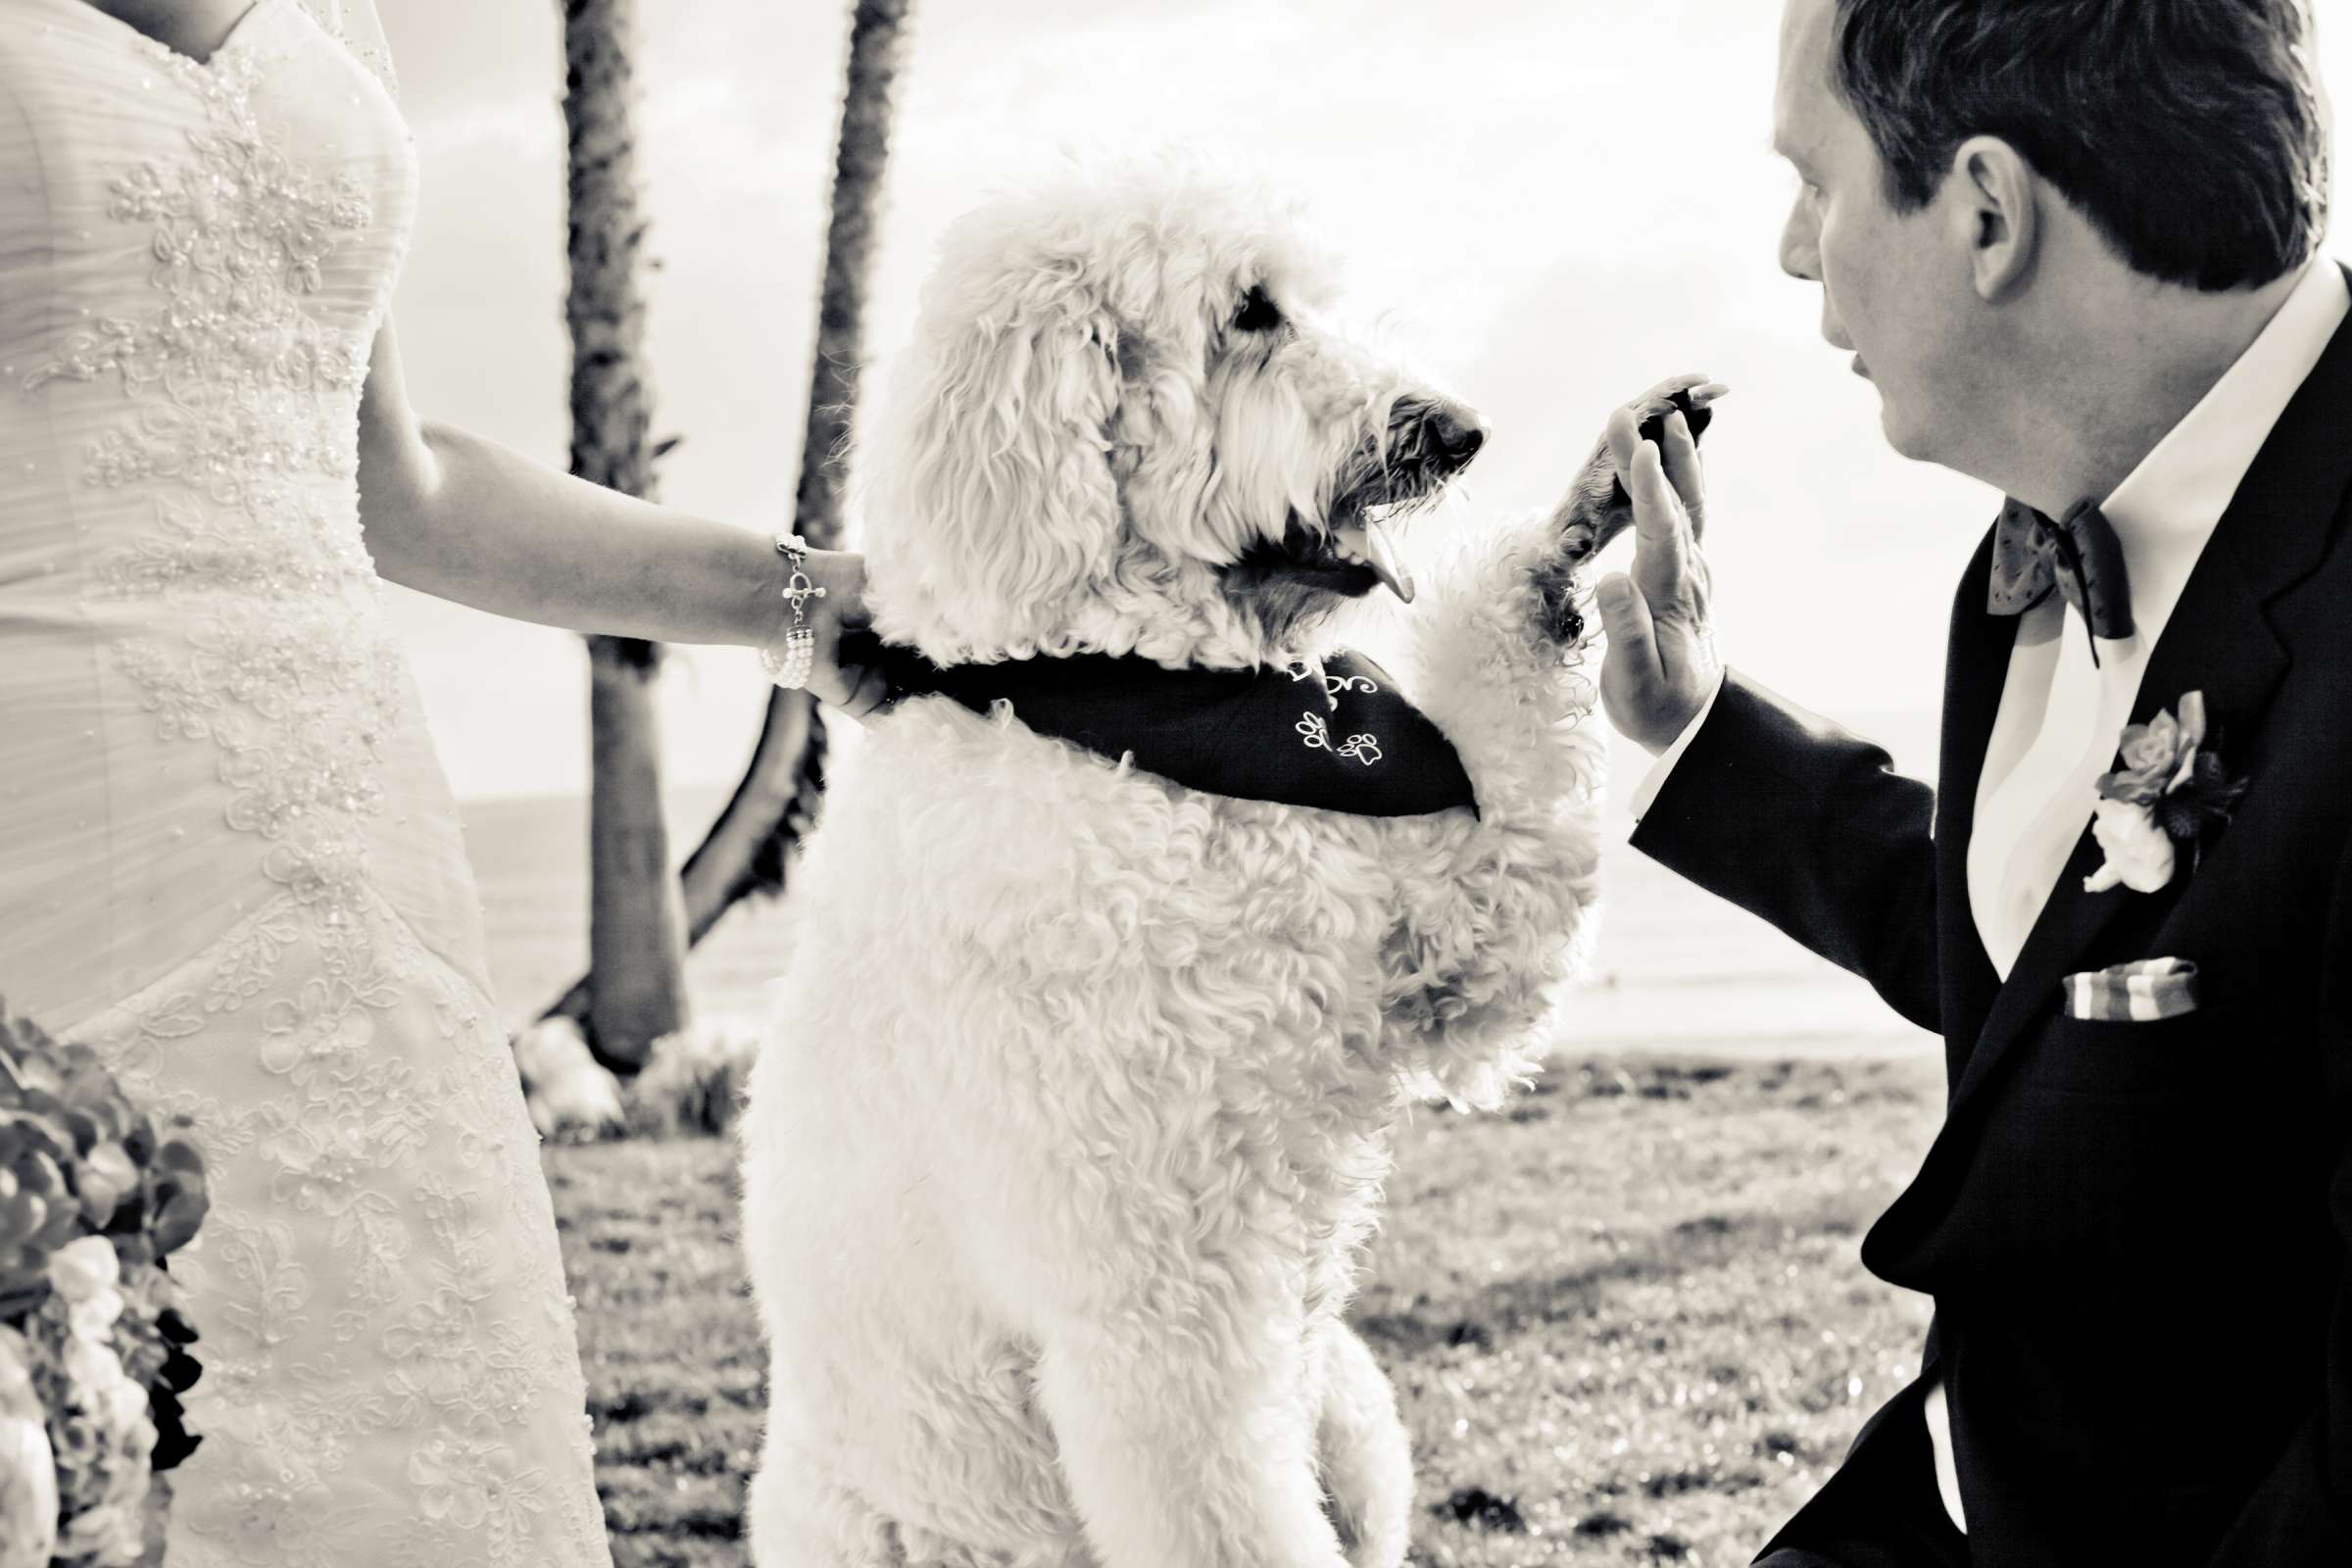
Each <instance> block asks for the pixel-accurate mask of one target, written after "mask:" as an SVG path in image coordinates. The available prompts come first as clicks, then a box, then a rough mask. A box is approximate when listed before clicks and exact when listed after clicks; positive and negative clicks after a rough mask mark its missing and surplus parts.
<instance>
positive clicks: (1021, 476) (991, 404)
mask: <svg viewBox="0 0 2352 1568" xmlns="http://www.w3.org/2000/svg"><path fill="white" fill-rule="evenodd" d="M1041 281H1046V282H1048V284H1049V286H1048V287H1046V288H1043V289H1037V290H1033V291H1031V292H1029V293H1027V294H1025V295H1024V296H1023V297H1020V298H1017V299H1015V300H1012V301H1009V302H1005V303H1004V304H1002V305H1000V306H999V307H998V308H997V309H994V310H988V311H983V312H980V313H977V319H964V320H962V321H959V322H957V323H956V324H955V325H953V326H951V327H949V328H948V329H947V330H945V331H944V332H943V333H942V334H941V335H940V336H939V337H937V338H935V339H934V340H933V341H931V342H930V343H928V344H926V345H924V346H923V347H922V348H921V349H920V350H918V353H917V356H916V363H915V364H914V365H913V366H912V367H910V368H911V370H912V383H911V384H909V385H908V386H907V387H906V388H904V389H903V390H904V392H905V394H906V395H907V397H908V398H909V399H911V400H913V402H912V403H911V405H907V406H903V409H902V413H903V418H902V420H901V421H900V422H899V432H898V433H899V435H900V437H901V440H900V441H899V442H897V443H893V444H894V445H895V446H896V447H897V450H895V451H891V452H889V453H888V454H887V456H886V459H885V461H887V462H888V463H890V464H891V465H892V466H894V467H895V468H896V469H897V472H896V473H895V474H892V475H881V476H878V478H879V479H880V483H879V484H878V485H877V491H876V497H875V500H876V502H877V504H878V505H880V506H881V508H882V509H883V510H882V512H881V515H878V516H877V518H876V521H877V524H878V526H877V530H876V534H875V538H874V541H873V543H874V548H875V554H876V556H877V557H878V558H881V559H879V560H878V561H877V564H876V571H877V574H878V575H879V576H881V577H883V578H885V579H887V581H888V586H889V587H890V590H891V593H892V596H893V597H894V598H899V597H900V596H902V595H904V594H906V593H907V591H908V590H911V592H912V596H913V601H914V602H907V600H906V599H904V598H900V602H899V604H898V605H897V606H896V609H897V610H898V611H899V612H901V614H893V615H892V616H890V617H889V618H890V619H892V620H902V619H904V618H907V617H906V616H905V615H904V614H903V613H905V612H912V616H911V618H912V619H913V620H914V621H915V622H916V624H911V625H906V626H904V627H903V628H902V629H903V630H904V631H905V632H906V633H909V634H911V635H912V636H913V637H914V638H915V639H916V640H918V641H919V642H921V643H923V644H924V645H925V646H926V649H927V651H933V652H940V651H945V652H947V653H950V654H952V655H955V656H956V657H965V656H968V655H969V654H970V653H973V652H981V653H989V654H1002V653H1005V652H1007V651H1025V650H1027V649H1029V648H1033V647H1035V646H1037V645H1038V644H1040V643H1045V642H1048V641H1050V640H1051V639H1052V638H1053V637H1054V634H1055V632H1056V630H1057V628H1058V627H1059V626H1061V625H1064V624H1066V623H1067V619H1068V616H1069V613H1070V610H1071V600H1072V599H1073V598H1074V597H1075V596H1077V595H1078V594H1080V593H1081V592H1082V591H1083V590H1084V589H1085V587H1086V585H1087V584H1088V583H1089V582H1090V581H1093V580H1095V579H1096V578H1097V577H1099V576H1102V575H1106V574H1107V573H1108V571H1109V569H1110V564H1111V562H1112V559H1113V557H1114V555H1115V553H1116V551H1117V548H1118V541H1119V528H1120V520H1119V496H1118V487H1117V484H1116V482H1115V481H1114V479H1113V477H1112V474H1111V468H1110V460H1109V447H1110V441H1109V435H1108V433H1107V426H1108V425H1109V422H1110V420H1111V417H1112V416H1113V414H1114V413H1115V412H1116V410H1117V406H1118V399H1119V371H1118V341H1117V328H1116V326H1115V324H1114V323H1113V322H1112V320H1111V319H1110V318H1109V317H1108V316H1107V315H1106V314H1105V313H1103V311H1101V310H1100V309H1097V308H1092V307H1091V306H1090V305H1089V304H1088V303H1087V302H1085V301H1083V300H1081V299H1080V298H1079V297H1078V290H1077V289H1076V288H1075V287H1074V286H1073V285H1072V284H1071V283H1070V282H1069V281H1067V280H1063V279H1048V280H1041ZM894 508H895V509H898V510H899V511H900V512H901V514H902V515H896V516H893V515H890V512H891V510H892V509H894ZM884 530H887V532H885V531H884ZM884 629H885V630H886V631H888V630H891V629H892V628H890V627H888V626H885V628H884ZM956 645H961V646H956Z"/></svg>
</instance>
